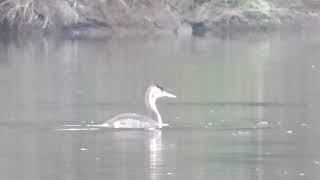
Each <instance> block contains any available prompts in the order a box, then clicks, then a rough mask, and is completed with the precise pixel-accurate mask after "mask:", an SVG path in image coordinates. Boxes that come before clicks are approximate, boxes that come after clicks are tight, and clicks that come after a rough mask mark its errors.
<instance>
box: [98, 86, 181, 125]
mask: <svg viewBox="0 0 320 180" xmlns="http://www.w3.org/2000/svg"><path fill="white" fill-rule="evenodd" d="M161 97H169V98H176V96H175V95H173V94H170V93H168V92H166V91H164V89H163V87H161V86H159V85H151V86H149V88H148V90H147V92H146V94H145V98H144V100H145V105H146V108H147V111H148V116H144V115H140V114H135V113H125V114H119V115H118V116H116V117H114V118H112V119H110V120H108V121H107V122H105V123H103V124H102V125H103V126H105V127H111V128H162V127H163V126H166V125H167V124H163V122H162V119H161V115H160V113H159V111H158V109H157V106H156V100H157V99H158V98H161Z"/></svg>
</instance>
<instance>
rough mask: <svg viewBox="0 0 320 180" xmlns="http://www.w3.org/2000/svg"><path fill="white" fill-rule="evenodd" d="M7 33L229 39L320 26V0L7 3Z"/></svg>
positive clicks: (2, 12)
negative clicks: (231, 35)
mask: <svg viewBox="0 0 320 180" xmlns="http://www.w3.org/2000/svg"><path fill="white" fill-rule="evenodd" d="M0 17H1V23H0V27H1V30H2V31H7V32H12V31H14V32H18V33H19V32H20V33H24V32H32V33H36V34H55V35H59V36H63V37H71V38H107V37H111V36H121V35H128V34H135V35H144V34H176V35H178V36H190V35H194V36H211V35H213V36H224V35H225V34H228V33H236V32H237V33H238V32H242V31H243V32H247V31H254V32H261V31H270V30H274V29H279V28H280V29H281V28H305V27H310V26H316V25H318V24H320V23H319V22H320V1H318V0H291V1H289V0H170V1H169V0H162V1H159V0H110V1H98V0H56V1H50V0H42V1H40V0H26V1H23V2H22V1H18V0H5V1H3V2H2V3H0Z"/></svg>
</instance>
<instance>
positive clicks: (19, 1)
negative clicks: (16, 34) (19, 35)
mask: <svg viewBox="0 0 320 180" xmlns="http://www.w3.org/2000/svg"><path fill="white" fill-rule="evenodd" d="M0 13H1V14H0V17H1V19H0V21H3V20H7V22H8V23H9V24H10V25H11V26H12V25H18V26H20V25H22V24H26V23H31V22H32V21H33V20H35V19H37V18H38V14H36V13H35V0H5V1H3V2H2V3H1V4H0Z"/></svg>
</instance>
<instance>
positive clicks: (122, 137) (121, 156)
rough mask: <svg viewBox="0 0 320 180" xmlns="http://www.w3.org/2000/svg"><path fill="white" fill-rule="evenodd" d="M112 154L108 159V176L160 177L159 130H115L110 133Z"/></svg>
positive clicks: (154, 178) (123, 177)
mask: <svg viewBox="0 0 320 180" xmlns="http://www.w3.org/2000/svg"><path fill="white" fill-rule="evenodd" d="M110 148H111V149H112V151H113V152H115V153H113V155H112V156H110V158H109V160H108V162H107V163H108V166H109V168H110V169H109V170H111V169H112V171H109V173H108V176H110V177H113V178H115V179H121V180H127V179H150V180H156V179H160V177H161V163H162V155H161V151H162V143H161V131H159V130H154V131H140V130H138V131H135V130H132V131H117V132H113V133H112V145H111V146H110Z"/></svg>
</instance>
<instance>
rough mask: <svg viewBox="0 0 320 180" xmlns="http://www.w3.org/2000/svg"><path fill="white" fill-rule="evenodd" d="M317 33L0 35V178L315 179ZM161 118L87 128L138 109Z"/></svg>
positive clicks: (319, 160) (318, 169)
mask: <svg viewBox="0 0 320 180" xmlns="http://www.w3.org/2000/svg"><path fill="white" fill-rule="evenodd" d="M319 48H320V36H316V35H315V33H309V32H295V33H279V32H277V33H272V34H264V35H254V36H252V37H247V38H241V39H215V38H206V39H204V38H188V39H181V38H176V37H151V38H150V37H148V38H143V37H139V38H132V37H131V38H129V37H127V38H114V39H108V40H101V41H99V40H61V39H60V40H59V39H54V38H33V37H28V38H26V37H24V38H17V37H6V38H4V39H3V40H1V42H0V83H1V88H0V99H1V101H0V147H1V148H0V172H1V173H0V179H12V180H14V179H24V180H56V179H68V180H73V179H74V180H88V179H96V180H99V179H117V180H118V179H119V180H128V179H130V180H141V179H150V180H160V179H163V180H167V179H175V180H185V179H198V180H199V179H226V180H235V179H236V180H248V179H267V180H269V179H288V180H292V179H319V178H320V143H319V139H320V132H319V128H320V121H319V118H320V111H319V105H320V104H319V102H320V81H319V77H320V62H319V59H318V57H320V51H319ZM152 81H154V82H157V83H159V84H161V85H162V86H164V87H165V88H166V90H167V91H168V92H171V93H173V94H175V95H177V97H178V98H177V99H174V100H173V99H167V100H166V99H161V100H160V101H159V102H158V106H159V109H160V112H161V114H162V117H163V120H164V122H165V123H168V124H170V126H169V127H166V128H163V129H161V130H153V131H152V130H112V129H107V128H102V127H94V126H92V125H95V124H101V123H103V122H104V121H106V120H107V119H108V118H111V117H112V116H114V115H117V114H119V113H124V112H137V113H142V114H143V113H144V104H143V98H144V93H145V91H146V89H147V87H148V85H149V84H150V83H151V82H152ZM318 138H319V139H318Z"/></svg>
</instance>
